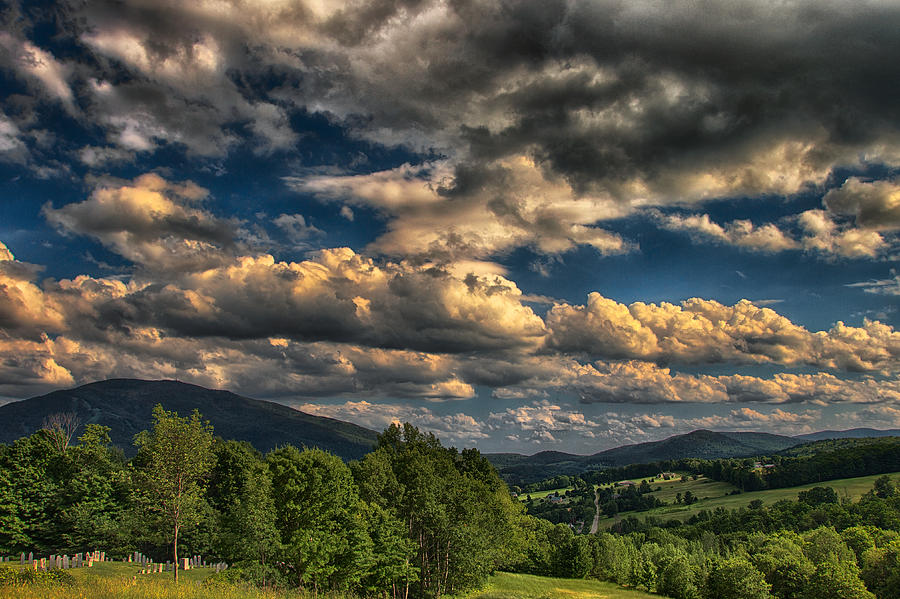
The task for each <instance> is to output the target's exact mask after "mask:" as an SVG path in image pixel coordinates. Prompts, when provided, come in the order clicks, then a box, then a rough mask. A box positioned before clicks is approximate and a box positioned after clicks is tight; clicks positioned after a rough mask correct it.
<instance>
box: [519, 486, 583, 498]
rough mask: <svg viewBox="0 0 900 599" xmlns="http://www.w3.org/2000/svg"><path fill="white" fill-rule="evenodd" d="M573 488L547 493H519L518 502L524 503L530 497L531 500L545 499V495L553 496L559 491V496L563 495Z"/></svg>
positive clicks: (563, 488)
mask: <svg viewBox="0 0 900 599" xmlns="http://www.w3.org/2000/svg"><path fill="white" fill-rule="evenodd" d="M574 488H575V487H562V488H561V489H550V490H549V491H535V492H534V493H519V501H526V500H527V499H528V496H529V495H531V498H532V499H541V498H542V497H546V496H547V495H553V494H554V493H556V492H557V491H559V494H560V495H565V494H566V491H569V490H571V489H574Z"/></svg>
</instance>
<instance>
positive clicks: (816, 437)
mask: <svg viewBox="0 0 900 599" xmlns="http://www.w3.org/2000/svg"><path fill="white" fill-rule="evenodd" d="M865 437H900V429H896V428H895V429H891V430H886V431H881V430H878V429H874V428H851V429H849V430H846V431H819V432H818V433H807V434H805V435H797V438H798V439H803V440H804V441H821V440H823V439H862V438H865Z"/></svg>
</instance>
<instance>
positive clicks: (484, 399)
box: [0, 0, 900, 453]
mask: <svg viewBox="0 0 900 599" xmlns="http://www.w3.org/2000/svg"><path fill="white" fill-rule="evenodd" d="M0 14H2V19H3V28H2V31H3V33H0V83H2V88H0V89H2V96H0V181H2V187H0V193H2V195H0V243H2V244H3V245H2V246H0V351H2V353H3V355H4V358H3V360H2V361H0V397H2V398H4V401H13V400H16V399H20V398H25V397H30V396H34V395H37V394H39V393H43V392H46V391H49V390H52V389H57V388H66V387H71V386H74V385H78V384H82V383H86V382H91V381H94V380H99V379H104V378H109V377H139V378H152V379H158V378H177V379H179V380H185V381H190V382H194V383H197V384H200V385H205V386H209V387H216V388H226V389H229V390H232V391H235V392H238V393H242V394H244V395H248V396H252V397H257V398H265V399H272V400H275V401H281V402H284V403H287V404H289V405H293V406H296V407H299V408H301V409H303V410H305V411H309V412H311V413H316V414H321V415H326V416H333V417H336V418H341V419H346V420H351V421H353V422H357V423H359V424H362V425H365V426H370V427H372V428H376V429H379V428H382V427H384V426H386V425H387V424H389V423H390V422H392V421H405V420H408V421H411V422H413V423H415V424H417V425H419V426H421V427H423V428H426V429H428V430H433V431H435V432H436V433H437V434H438V435H439V436H441V437H442V438H443V439H445V440H447V441H448V442H451V443H453V444H457V445H466V446H471V445H474V446H477V447H479V448H481V449H483V450H488V451H498V450H510V451H522V452H528V453H531V452H534V451H539V450H543V449H556V450H563V451H573V452H580V453H589V452H593V451H599V450H601V449H605V448H607V447H611V446H615V445H619V444H621V443H625V442H635V441H644V440H652V439H659V438H663V437H667V436H670V435H672V434H676V433H682V432H687V431H690V430H693V429H696V428H701V427H702V428H712V429H719V430H760V431H769V432H776V433H784V434H796V433H803V432H810V431H813V430H819V429H824V428H850V427H855V426H872V427H876V428H891V427H898V426H900V405H898V402H900V379H898V372H900V332H898V331H897V328H898V326H900V314H898V312H897V306H898V297H900V275H898V257H900V243H898V231H900V182H898V168H900V114H898V110H900V105H898V103H897V102H896V98H897V97H898V91H900V90H898V88H897V86H898V83H897V82H898V81H900V72H898V70H900V65H898V63H897V61H896V59H895V57H896V56H897V55H898V53H900V47H898V46H900V39H898V38H897V36H896V31H897V30H898V25H900V10H898V8H897V6H896V5H895V4H894V3H889V2H888V3H885V2H863V3H854V4H853V5H849V4H847V3H844V2H803V1H798V2H790V3H783V2H763V1H757V2H715V3H697V2H671V3H665V4H664V5H661V4H659V3H657V2H641V1H637V2H635V1H630V2H625V1H601V2H577V1H576V2H542V3H527V2H521V3H520V2H490V1H483V0H482V1H474V0H473V1H460V2H438V1H433V0H421V1H419V0H402V1H374V2H349V3H348V2H331V1H328V0H319V1H315V2H313V1H309V2H302V1H298V2H294V1H292V2H287V1H286V0H285V1H279V0H271V1H262V0H259V1H257V0H252V1H242V2H231V1H227V0H226V1H224V2H212V1H205V0H201V1H199V2H196V3H190V4H188V5H185V4H184V3H181V2H165V1H162V2H160V1H154V2H145V1H139V0H126V1H125V2H90V3H80V2H73V3H67V2H54V3H36V2H27V3H19V4H15V3H14V4H12V5H11V6H9V7H7V8H6V9H4V11H3V12H2V13H0Z"/></svg>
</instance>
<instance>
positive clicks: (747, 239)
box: [656, 214, 799, 252]
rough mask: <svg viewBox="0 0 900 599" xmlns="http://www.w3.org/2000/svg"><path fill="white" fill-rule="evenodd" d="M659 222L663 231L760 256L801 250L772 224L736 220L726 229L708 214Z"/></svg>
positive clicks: (660, 218)
mask: <svg viewBox="0 0 900 599" xmlns="http://www.w3.org/2000/svg"><path fill="white" fill-rule="evenodd" d="M656 218H657V220H658V221H659V222H660V224H661V225H662V227H663V228H665V229H668V230H670V231H684V232H686V233H688V234H690V235H691V236H692V237H693V238H695V239H697V240H699V241H706V240H708V241H713V242H716V243H722V244H728V245H735V246H738V247H741V248H745V249H748V250H752V251H758V252H780V251H783V250H790V249H796V248H797V247H799V244H798V243H797V242H796V241H795V240H794V239H791V237H790V236H789V235H788V234H786V233H785V232H784V231H782V230H781V229H779V228H778V227H777V226H775V225H774V224H771V223H768V224H764V225H759V226H756V225H754V224H753V223H752V222H750V221H748V220H736V221H732V222H730V223H726V224H725V225H724V226H723V225H720V224H718V223H715V222H713V221H712V220H710V218H709V215H708V214H701V215H698V214H693V215H689V216H679V215H676V214H669V215H665V216H663V215H657V216H656Z"/></svg>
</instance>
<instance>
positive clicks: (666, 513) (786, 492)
mask: <svg viewBox="0 0 900 599" xmlns="http://www.w3.org/2000/svg"><path fill="white" fill-rule="evenodd" d="M898 474H900V473H898V472H894V473H892V474H890V476H897V475H898ZM880 476H883V475H881V474H879V475H873V476H860V477H857V478H842V479H838V480H828V481H823V482H819V483H814V484H809V485H801V486H798V487H788V488H785V489H772V490H767V491H753V492H750V493H740V494H738V495H728V493H730V492H731V491H733V490H734V489H735V487H733V486H732V485H730V484H728V483H722V482H717V481H713V480H710V479H707V478H705V477H702V476H701V477H700V478H698V479H697V480H690V479H688V481H686V482H681V479H672V480H668V481H661V480H657V481H654V482H652V483H650V485H651V486H652V487H653V488H654V489H656V488H657V487H662V490H660V491H655V492H654V493H653V495H654V496H656V497H659V498H660V499H661V500H663V501H666V502H668V503H670V504H673V502H674V500H675V495H676V494H677V493H681V494H682V496H683V495H684V493H685V492H686V491H690V492H691V493H693V494H694V495H695V496H696V497H698V498H699V501H697V502H696V503H693V504H691V505H681V504H673V505H666V506H663V507H659V508H656V509H652V510H648V511H646V512H622V513H620V514H618V515H616V516H615V517H614V518H603V519H601V520H600V530H603V529H605V528H608V527H610V526H612V525H613V524H615V523H616V522H618V521H619V520H622V519H623V518H627V517H628V516H636V517H638V518H641V519H643V518H646V517H648V516H652V517H654V518H660V519H662V520H670V519H678V520H682V521H684V520H688V519H689V518H691V517H692V516H695V515H696V514H698V513H699V512H700V511H702V510H714V509H716V508H719V507H722V508H725V509H727V510H735V509H738V508H742V507H747V505H749V504H750V502H751V501H753V500H755V499H759V500H761V501H762V502H763V504H765V505H771V504H773V503H775V502H776V501H781V500H782V499H789V500H796V499H797V494H798V493H799V492H800V491H807V490H809V489H812V488H813V487H831V488H832V489H834V490H835V491H836V492H837V494H838V497H839V498H841V499H845V498H846V499H850V500H853V501H856V500H858V499H859V498H860V497H861V496H862V495H863V494H864V493H866V492H867V491H870V490H871V489H872V484H873V483H874V482H875V479H876V478H878V477H880ZM635 482H640V481H639V480H638V481H635ZM648 482H649V481H648Z"/></svg>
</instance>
